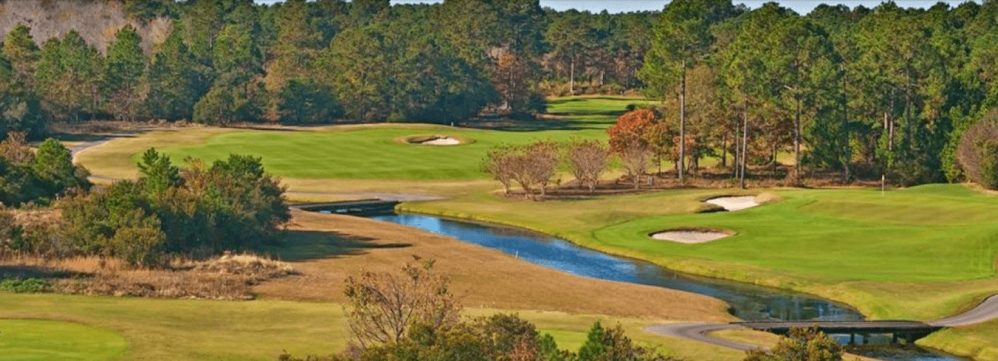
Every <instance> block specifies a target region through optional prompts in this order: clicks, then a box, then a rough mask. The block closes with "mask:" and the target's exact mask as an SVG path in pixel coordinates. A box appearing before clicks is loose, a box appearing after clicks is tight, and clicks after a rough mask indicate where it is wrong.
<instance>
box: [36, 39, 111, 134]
mask: <svg viewBox="0 0 998 361" xmlns="http://www.w3.org/2000/svg"><path fill="white" fill-rule="evenodd" d="M101 62H102V59H101V56H100V53H98V52H97V49H95V48H94V47H92V46H90V45H88V44H87V43H86V41H84V40H83V38H82V37H80V34H79V33H77V32H76V31H70V32H69V33H66V36H64V37H63V38H62V39H61V40H60V39H51V40H49V41H47V42H46V43H45V46H44V47H43V48H42V52H41V60H40V61H39V63H38V68H37V69H36V71H35V81H36V86H37V88H38V92H39V94H41V96H42V99H43V100H44V101H45V103H46V104H47V105H48V106H49V107H50V109H51V113H52V114H54V115H56V116H60V117H68V118H71V119H75V120H78V119H79V118H80V115H81V114H84V113H87V114H90V115H91V116H92V115H93V114H94V113H96V112H97V111H98V109H99V105H100V102H101V96H100V89H101V78H102V76H101V74H102V71H101V70H102V67H101Z"/></svg>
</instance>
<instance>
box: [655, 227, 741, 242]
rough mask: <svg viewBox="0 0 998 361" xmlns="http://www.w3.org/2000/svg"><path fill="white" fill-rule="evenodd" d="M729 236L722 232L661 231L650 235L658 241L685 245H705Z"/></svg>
mask: <svg viewBox="0 0 998 361" xmlns="http://www.w3.org/2000/svg"><path fill="white" fill-rule="evenodd" d="M728 236H730V235H729V234H727V233H724V232H714V231H682V230H679V231H663V232H658V233H655V234H653V235H651V238H654V239H657V240H660V241H673V242H679V243H686V244H695V243H707V242H710V241H716V240H719V239H721V238H725V237H728Z"/></svg>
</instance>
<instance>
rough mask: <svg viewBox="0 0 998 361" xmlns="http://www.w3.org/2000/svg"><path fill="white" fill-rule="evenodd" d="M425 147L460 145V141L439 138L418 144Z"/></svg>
mask: <svg viewBox="0 0 998 361" xmlns="http://www.w3.org/2000/svg"><path fill="white" fill-rule="evenodd" d="M419 144H425V145H458V144H461V141H460V140H457V139H455V138H451V137H440V138H436V139H433V140H427V141H425V142H422V143H419Z"/></svg>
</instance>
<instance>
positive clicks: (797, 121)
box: [794, 96, 800, 185]
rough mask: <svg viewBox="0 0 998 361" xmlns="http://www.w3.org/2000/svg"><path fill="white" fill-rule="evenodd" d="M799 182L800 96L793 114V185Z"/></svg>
mask: <svg viewBox="0 0 998 361" xmlns="http://www.w3.org/2000/svg"><path fill="white" fill-rule="evenodd" d="M798 184H800V97H799V96H798V97H797V109H796V112H795V114H794V185H798Z"/></svg>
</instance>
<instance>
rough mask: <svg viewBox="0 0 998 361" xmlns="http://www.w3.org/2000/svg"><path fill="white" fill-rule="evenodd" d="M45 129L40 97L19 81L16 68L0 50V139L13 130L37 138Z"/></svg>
mask: <svg viewBox="0 0 998 361" xmlns="http://www.w3.org/2000/svg"><path fill="white" fill-rule="evenodd" d="M44 131H45V123H44V119H43V115H42V111H41V105H40V104H39V102H38V98H37V97H35V96H34V94H32V93H31V92H30V89H27V86H25V84H24V83H21V82H18V81H17V74H16V70H15V69H14V67H13V65H12V64H11V61H9V60H8V59H7V57H6V56H5V54H4V52H0V139H6V138H7V135H8V134H9V133H11V132H23V133H25V134H26V135H27V136H28V137H29V138H37V137H39V136H41V134H42V133H44Z"/></svg>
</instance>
